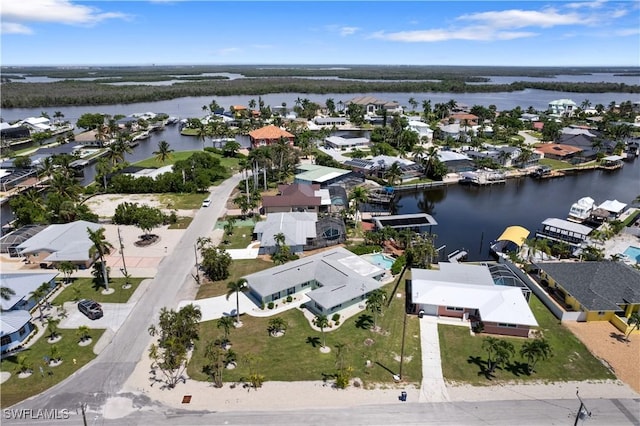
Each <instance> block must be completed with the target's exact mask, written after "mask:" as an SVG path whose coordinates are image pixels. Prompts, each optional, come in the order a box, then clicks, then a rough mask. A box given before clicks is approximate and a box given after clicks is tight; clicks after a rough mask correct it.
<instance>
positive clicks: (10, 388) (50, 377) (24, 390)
mask: <svg viewBox="0 0 640 426" xmlns="http://www.w3.org/2000/svg"><path fill="white" fill-rule="evenodd" d="M38 326H40V323H38ZM103 332H104V330H102V329H101V330H91V332H90V334H91V337H92V339H93V341H92V342H91V344H90V345H88V346H79V345H78V337H77V334H76V333H77V330H71V329H69V330H64V329H60V334H61V335H62V340H60V341H59V342H57V343H54V344H53V345H56V346H57V347H58V349H59V351H60V356H61V357H62V361H63V362H62V364H61V365H59V366H57V367H51V368H50V367H49V366H48V365H47V364H46V363H45V362H44V357H45V356H49V355H50V353H51V352H50V351H51V346H53V345H52V344H50V343H48V342H47V338H46V336H43V337H41V338H40V339H39V340H38V341H37V342H36V343H34V344H33V345H32V346H31V347H29V348H27V349H26V350H24V351H22V352H21V353H20V355H24V356H26V357H27V360H28V362H29V363H31V364H32V366H33V374H32V375H31V376H30V377H27V378H25V379H19V378H18V371H17V356H15V355H12V356H8V357H6V358H3V359H2V362H1V363H0V369H1V370H2V371H7V372H10V373H11V377H10V378H9V380H7V381H6V382H4V383H3V384H2V392H0V404H1V405H2V407H3V408H4V407H8V406H11V405H13V404H16V403H18V402H20V401H22V400H24V399H26V398H29V397H30V396H33V395H36V394H38V393H40V392H42V391H44V390H45V389H48V388H50V387H51V386H53V385H55V384H57V383H59V382H61V381H62V380H64V379H66V378H67V377H69V376H70V375H71V374H73V373H74V372H76V371H78V370H79V369H80V368H82V366H84V365H85V364H87V363H88V362H89V361H91V360H92V359H93V358H95V357H96V355H95V354H94V353H93V347H94V346H95V344H96V342H97V341H98V340H99V339H100V336H102V333H103ZM73 359H75V360H76V364H75V365H74V363H73ZM40 366H42V368H43V373H44V375H41V374H40ZM49 372H50V373H51V374H49Z"/></svg>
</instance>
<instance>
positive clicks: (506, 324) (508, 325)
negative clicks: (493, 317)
mask: <svg viewBox="0 0 640 426" xmlns="http://www.w3.org/2000/svg"><path fill="white" fill-rule="evenodd" d="M498 327H505V328H518V325H517V324H508V323H504V322H499V323H498Z"/></svg>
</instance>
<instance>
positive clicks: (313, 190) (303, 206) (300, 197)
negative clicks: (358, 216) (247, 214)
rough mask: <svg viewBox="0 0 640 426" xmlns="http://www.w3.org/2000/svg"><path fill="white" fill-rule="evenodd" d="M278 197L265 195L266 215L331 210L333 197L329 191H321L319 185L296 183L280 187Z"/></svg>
mask: <svg viewBox="0 0 640 426" xmlns="http://www.w3.org/2000/svg"><path fill="white" fill-rule="evenodd" d="M278 192H279V193H278V195H263V196H262V207H263V209H264V213H266V214H269V213H287V212H305V211H306V212H311V213H321V212H326V211H328V210H329V207H330V206H331V195H330V194H329V190H328V189H320V185H318V184H313V185H311V184H308V183H294V184H291V185H278Z"/></svg>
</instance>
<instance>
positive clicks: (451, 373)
mask: <svg viewBox="0 0 640 426" xmlns="http://www.w3.org/2000/svg"><path fill="white" fill-rule="evenodd" d="M531 298H532V299H531V303H530V306H531V310H532V311H533V313H534V315H535V317H536V319H537V320H538V324H539V326H540V327H539V330H540V331H541V332H542V335H543V336H544V338H545V339H546V340H547V341H548V342H549V345H550V346H551V350H552V352H553V356H552V357H551V358H549V359H548V360H546V361H539V362H538V363H537V364H536V367H535V368H536V372H535V373H534V374H532V375H527V374H526V369H524V368H523V367H524V365H523V364H524V363H526V359H522V358H521V357H520V355H519V354H518V353H519V351H520V347H521V346H522V343H523V342H525V341H526V340H525V339H522V338H507V337H500V338H503V339H506V340H509V341H511V342H512V343H513V345H514V346H515V349H516V355H515V356H514V357H512V359H511V364H510V365H507V366H506V368H505V369H500V368H496V370H495V373H494V376H495V377H494V378H493V379H492V380H489V379H487V378H486V377H485V375H484V374H483V373H482V372H481V366H482V367H484V366H485V362H486V359H487V353H486V351H484V350H483V349H482V339H483V338H484V337H486V336H485V335H477V336H471V335H470V334H469V330H468V329H467V328H465V327H458V326H452V325H439V326H438V331H439V334H440V351H441V354H442V371H443V374H444V377H445V380H447V381H449V382H456V383H458V382H463V383H469V384H472V385H489V384H495V383H496V382H508V381H535V380H542V381H549V382H562V381H570V380H577V381H581V380H604V379H614V378H615V376H614V375H613V374H612V373H611V372H610V371H609V370H608V369H607V368H606V367H604V366H603V365H602V363H601V362H600V361H599V360H598V359H596V358H595V357H594V356H593V355H592V354H591V353H590V352H589V350H588V349H587V348H586V347H585V346H584V345H583V344H582V343H581V342H580V340H578V338H577V337H576V336H575V335H573V333H571V331H569V329H567V328H566V327H564V326H563V325H562V324H560V323H559V322H558V320H557V319H556V317H554V316H553V314H551V312H549V310H548V309H547V308H546V307H545V306H544V305H543V304H542V302H540V300H539V299H538V298H536V297H535V296H533V295H532V296H531Z"/></svg>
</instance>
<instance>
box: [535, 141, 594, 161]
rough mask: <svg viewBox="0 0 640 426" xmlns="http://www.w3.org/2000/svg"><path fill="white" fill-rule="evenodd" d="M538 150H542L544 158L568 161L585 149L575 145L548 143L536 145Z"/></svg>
mask: <svg viewBox="0 0 640 426" xmlns="http://www.w3.org/2000/svg"><path fill="white" fill-rule="evenodd" d="M536 151H538V152H541V153H542V154H543V155H544V158H551V159H553V160H564V161H568V160H570V159H572V158H573V157H575V156H577V155H578V154H579V153H581V152H582V151H583V149H582V148H578V147H576V146H573V145H563V144H558V143H548V144H541V145H538V146H536Z"/></svg>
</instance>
